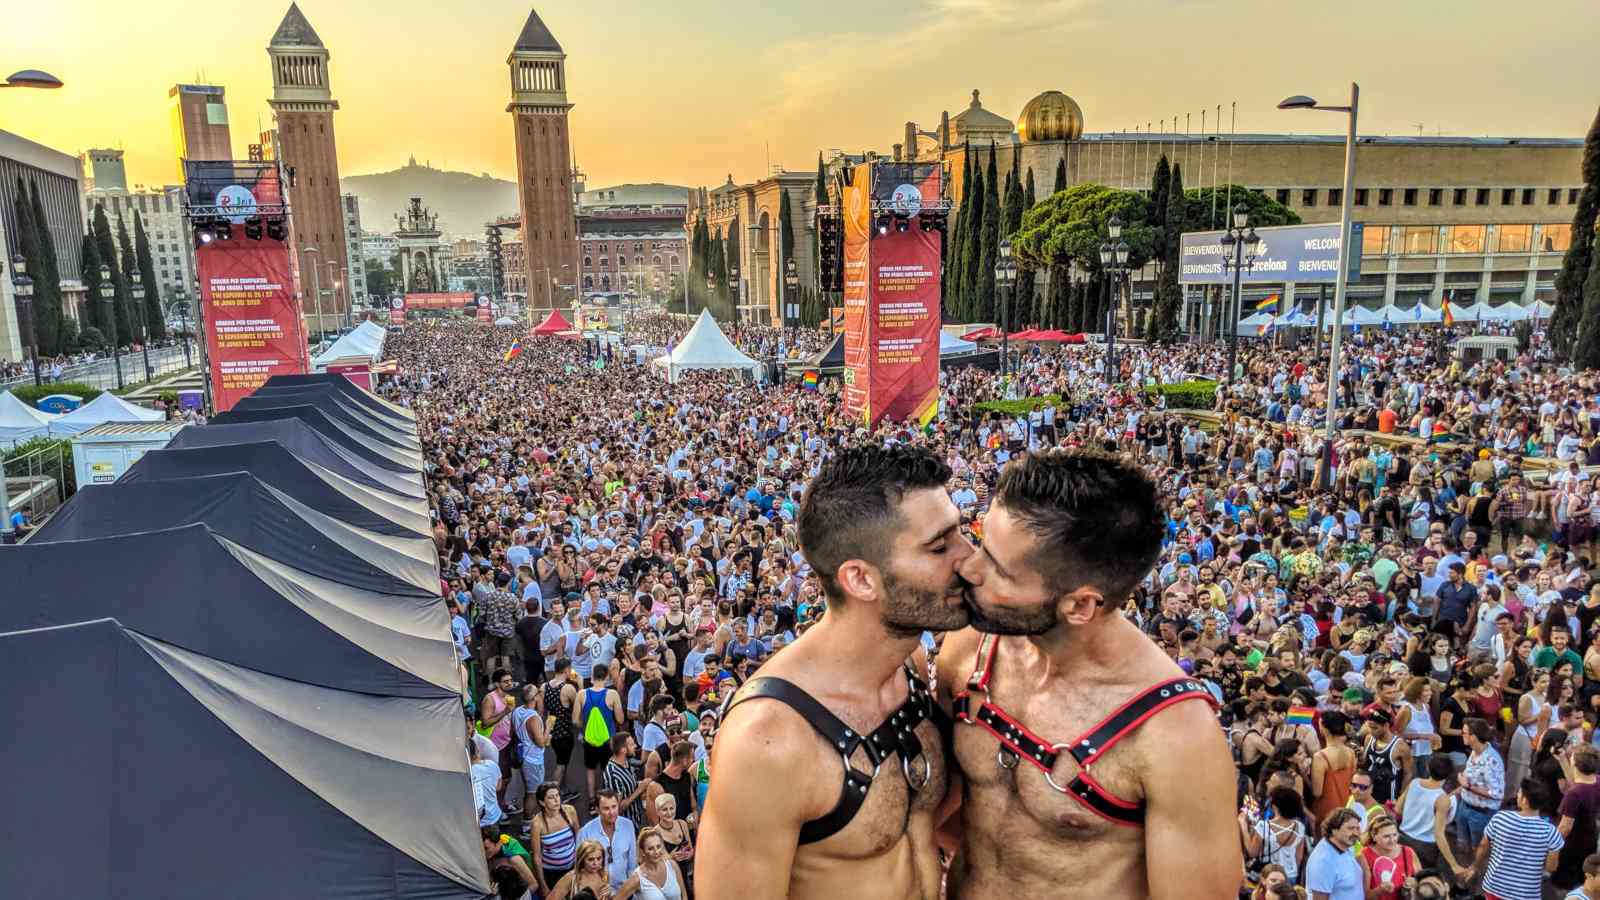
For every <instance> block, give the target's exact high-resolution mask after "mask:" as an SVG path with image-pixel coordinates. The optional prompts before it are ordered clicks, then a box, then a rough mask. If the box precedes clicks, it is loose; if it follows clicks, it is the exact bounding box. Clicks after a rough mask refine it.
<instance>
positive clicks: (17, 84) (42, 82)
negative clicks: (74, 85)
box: [0, 69, 61, 91]
mask: <svg viewBox="0 0 1600 900" xmlns="http://www.w3.org/2000/svg"><path fill="white" fill-rule="evenodd" d="M59 87H61V79H59V78H57V77H55V76H54V75H51V74H50V73H49V72H41V71H39V70H38V69H23V70H22V71H20V72H12V73H11V75H10V76H8V77H7V78H6V80H5V81H0V88H42V89H44V90H47V91H53V90H55V89H57V88H59Z"/></svg>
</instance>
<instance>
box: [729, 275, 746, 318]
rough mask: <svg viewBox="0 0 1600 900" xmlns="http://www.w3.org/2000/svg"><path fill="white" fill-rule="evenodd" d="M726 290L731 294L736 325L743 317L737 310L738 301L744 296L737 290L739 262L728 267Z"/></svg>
mask: <svg viewBox="0 0 1600 900" xmlns="http://www.w3.org/2000/svg"><path fill="white" fill-rule="evenodd" d="M728 291H729V293H730V294H732V296H733V321H734V324H736V325H737V324H738V323H739V322H741V321H743V319H744V317H743V316H742V315H741V314H740V311H739V301H740V300H743V299H744V298H743V297H742V296H741V295H740V294H741V292H740V291H739V264H738V263H737V262H735V263H734V264H733V265H731V266H729V267H728Z"/></svg>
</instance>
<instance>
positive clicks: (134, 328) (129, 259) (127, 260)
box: [117, 215, 145, 344]
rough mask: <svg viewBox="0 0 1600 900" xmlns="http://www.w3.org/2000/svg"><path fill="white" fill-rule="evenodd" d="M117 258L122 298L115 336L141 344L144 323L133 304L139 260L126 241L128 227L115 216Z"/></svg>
mask: <svg viewBox="0 0 1600 900" xmlns="http://www.w3.org/2000/svg"><path fill="white" fill-rule="evenodd" d="M117 258H118V259H119V260H121V261H122V265H121V266H120V267H119V270H118V274H119V275H120V276H121V278H120V280H121V282H122V283H121V288H122V298H121V301H120V302H119V303H118V306H117V317H118V318H117V334H120V335H123V336H124V337H125V339H126V340H127V341H128V343H130V344H131V343H133V342H135V341H137V342H139V343H143V342H144V340H145V333H144V322H143V321H142V319H141V317H140V315H139V310H138V308H137V307H135V306H134V304H133V270H134V268H135V267H136V266H138V265H139V258H138V257H137V256H135V255H134V252H133V241H131V240H129V239H128V225H127V223H126V222H124V221H123V219H122V216H120V215H119V216H117Z"/></svg>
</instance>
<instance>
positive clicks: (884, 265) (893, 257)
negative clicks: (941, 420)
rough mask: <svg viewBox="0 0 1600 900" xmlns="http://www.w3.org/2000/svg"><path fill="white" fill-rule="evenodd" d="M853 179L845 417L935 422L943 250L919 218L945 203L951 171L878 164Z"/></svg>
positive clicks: (848, 194)
mask: <svg viewBox="0 0 1600 900" xmlns="http://www.w3.org/2000/svg"><path fill="white" fill-rule="evenodd" d="M853 174H854V177H853V179H852V182H851V186H850V187H849V188H847V189H846V191H845V202H844V231H845V236H844V237H845V240H844V319H845V408H846V411H847V414H849V415H851V416H853V417H858V418H859V419H860V420H861V421H864V422H866V423H869V424H870V423H873V422H876V421H878V420H879V419H882V418H884V417H885V416H887V417H889V418H890V419H893V420H896V421H901V420H907V419H914V420H917V421H919V422H927V421H928V420H929V419H931V418H932V417H933V415H934V413H935V412H937V411H938V405H939V325H940V316H939V300H940V297H939V269H940V259H941V244H940V233H939V232H938V231H936V230H925V229H923V228H922V225H921V222H920V221H918V219H917V218H916V217H917V216H918V214H919V213H921V212H922V211H923V210H924V209H925V208H927V207H930V206H933V205H935V204H940V203H941V202H942V199H943V198H942V192H943V185H942V184H941V178H942V175H943V170H942V168H941V167H940V166H939V165H937V164H929V163H876V164H873V165H871V166H862V167H858V168H857V169H856V170H855V172H854V173H853ZM886 217H887V218H886ZM884 225H886V226H887V227H880V226H884ZM901 225H904V226H905V227H904V228H903V229H902V228H901Z"/></svg>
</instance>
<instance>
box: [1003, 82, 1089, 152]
mask: <svg viewBox="0 0 1600 900" xmlns="http://www.w3.org/2000/svg"><path fill="white" fill-rule="evenodd" d="M1017 134H1018V136H1020V137H1021V138H1022V141H1023V143H1029V142H1032V141H1075V140H1077V139H1078V138H1080V137H1082V136H1083V110H1082V109H1080V108H1078V102H1077V101H1076V100H1073V99H1072V98H1071V97H1068V96H1067V95H1066V94H1063V93H1061V92H1060V91H1045V92H1044V93H1042V94H1040V95H1039V96H1037V97H1035V98H1033V99H1032V100H1029V101H1028V105H1027V106H1024V107H1023V108H1022V115H1021V116H1019V117H1018V118H1017Z"/></svg>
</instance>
